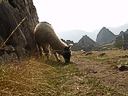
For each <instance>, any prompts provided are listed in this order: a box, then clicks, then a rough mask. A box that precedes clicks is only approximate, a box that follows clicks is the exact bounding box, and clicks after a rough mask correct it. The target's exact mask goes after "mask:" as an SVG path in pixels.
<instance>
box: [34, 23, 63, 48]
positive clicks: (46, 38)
mask: <svg viewBox="0 0 128 96" xmlns="http://www.w3.org/2000/svg"><path fill="white" fill-rule="evenodd" d="M34 32H35V38H36V41H37V42H38V43H43V44H45V43H47V44H50V45H51V46H53V47H54V46H55V44H56V43H60V42H61V40H60V39H59V38H58V36H57V35H56V33H55V31H54V29H53V28H52V26H51V24H49V23H47V22H40V23H38V24H37V26H36V28H35V30H34Z"/></svg>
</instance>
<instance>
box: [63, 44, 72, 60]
mask: <svg viewBox="0 0 128 96" xmlns="http://www.w3.org/2000/svg"><path fill="white" fill-rule="evenodd" d="M71 46H72V44H69V45H68V46H66V47H65V48H64V54H63V57H64V60H65V62H70V57H71Z"/></svg>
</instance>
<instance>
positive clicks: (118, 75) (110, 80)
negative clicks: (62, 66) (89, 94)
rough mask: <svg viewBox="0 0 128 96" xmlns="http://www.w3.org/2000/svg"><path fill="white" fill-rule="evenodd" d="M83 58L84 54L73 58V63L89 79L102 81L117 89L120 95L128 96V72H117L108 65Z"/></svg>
mask: <svg viewBox="0 0 128 96" xmlns="http://www.w3.org/2000/svg"><path fill="white" fill-rule="evenodd" d="M82 57H83V56H82V54H75V55H73V56H72V61H73V62H74V63H76V65H77V66H78V68H79V69H80V71H82V72H83V73H84V74H86V75H87V76H89V77H96V78H98V79H100V81H101V82H102V83H104V84H105V85H110V86H113V87H115V88H116V90H117V91H118V92H119V93H123V94H127V95H128V71H119V70H115V69H112V68H111V67H110V65H108V64H100V63H99V62H94V61H90V60H87V59H85V58H82Z"/></svg>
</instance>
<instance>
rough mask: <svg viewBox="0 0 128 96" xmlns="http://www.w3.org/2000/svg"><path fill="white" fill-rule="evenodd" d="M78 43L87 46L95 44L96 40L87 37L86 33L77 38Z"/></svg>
mask: <svg viewBox="0 0 128 96" xmlns="http://www.w3.org/2000/svg"><path fill="white" fill-rule="evenodd" d="M78 44H80V45H85V46H88V45H96V42H95V41H93V40H92V39H91V38H89V37H88V36H87V35H85V36H83V37H82V38H81V39H80V40H79V42H78Z"/></svg>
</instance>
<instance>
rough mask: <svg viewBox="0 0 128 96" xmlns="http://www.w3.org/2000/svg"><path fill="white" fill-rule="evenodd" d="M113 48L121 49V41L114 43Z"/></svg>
mask: <svg viewBox="0 0 128 96" xmlns="http://www.w3.org/2000/svg"><path fill="white" fill-rule="evenodd" d="M114 46H115V47H116V48H118V49H121V48H123V40H118V41H116V42H115V43H114Z"/></svg>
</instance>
